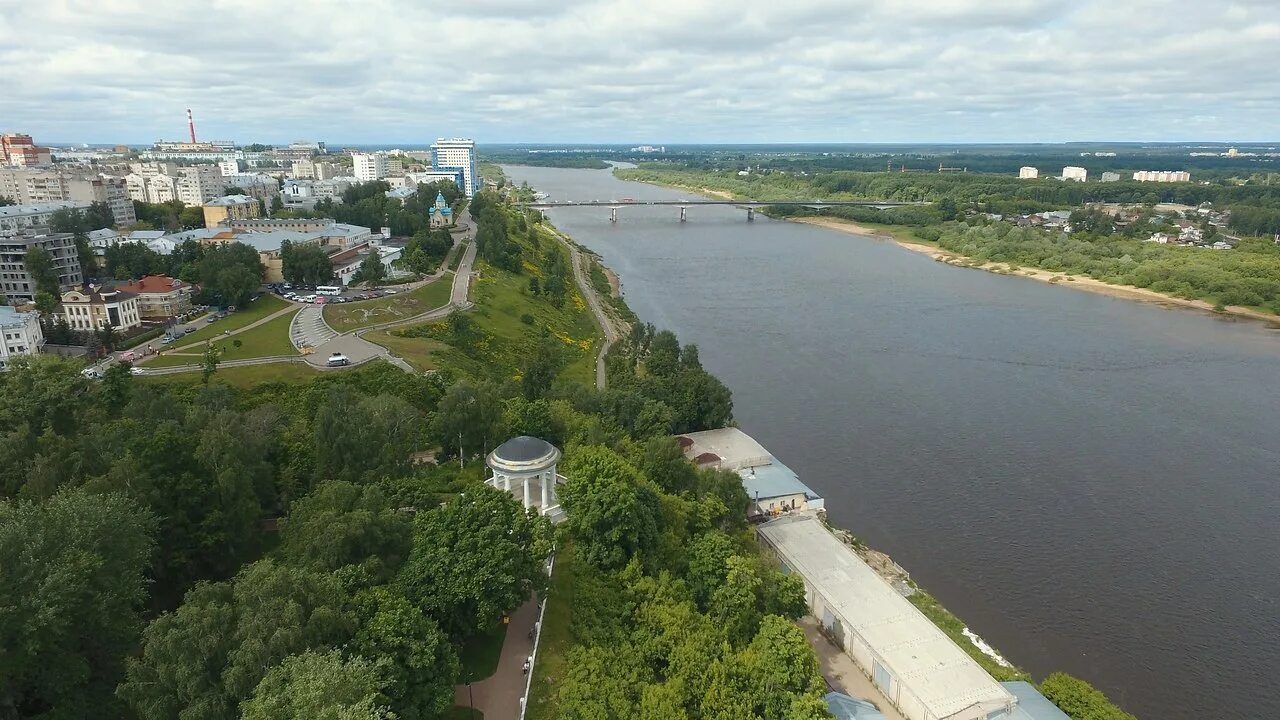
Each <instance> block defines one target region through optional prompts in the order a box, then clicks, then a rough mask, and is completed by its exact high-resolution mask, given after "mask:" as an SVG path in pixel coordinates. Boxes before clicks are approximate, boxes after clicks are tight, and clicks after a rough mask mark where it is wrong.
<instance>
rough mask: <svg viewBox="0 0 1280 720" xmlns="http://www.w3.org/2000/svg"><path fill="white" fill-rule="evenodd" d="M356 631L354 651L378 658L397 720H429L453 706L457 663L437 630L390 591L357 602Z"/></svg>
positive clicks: (386, 588) (385, 588)
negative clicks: (357, 624) (358, 619)
mask: <svg viewBox="0 0 1280 720" xmlns="http://www.w3.org/2000/svg"><path fill="white" fill-rule="evenodd" d="M357 606H358V608H359V610H358V612H359V614H360V631H359V632H357V633H356V637H355V641H354V643H353V646H354V648H355V649H356V651H358V652H359V653H361V654H363V655H365V656H366V657H371V658H377V659H378V661H379V663H380V665H381V667H382V669H383V671H384V673H385V674H386V676H387V678H388V679H389V681H390V682H389V684H388V686H387V688H386V691H385V692H386V694H387V696H388V697H389V698H390V699H391V709H392V710H393V711H395V713H396V717H398V718H401V719H402V720H418V719H422V720H428V719H429V718H436V717H440V716H442V715H444V713H445V712H446V711H447V710H448V709H449V708H450V707H451V706H452V705H453V695H454V691H453V688H454V685H456V684H457V682H458V658H457V654H456V653H455V652H454V650H453V646H452V645H451V644H450V643H449V639H448V637H446V636H445V634H444V632H443V631H441V630H440V626H439V625H437V624H436V623H435V621H433V620H432V619H431V618H429V617H427V616H426V615H424V614H423V613H422V611H421V610H420V609H419V608H417V607H415V606H414V604H413V603H411V602H410V601H409V600H408V599H406V598H405V596H404V595H403V594H401V593H400V592H398V591H397V589H396V588H394V587H389V586H382V587H375V588H371V589H369V590H366V591H365V592H363V593H361V595H360V596H359V597H358V598H357Z"/></svg>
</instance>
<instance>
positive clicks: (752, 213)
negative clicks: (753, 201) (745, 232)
mask: <svg viewBox="0 0 1280 720" xmlns="http://www.w3.org/2000/svg"><path fill="white" fill-rule="evenodd" d="M755 220H756V209H755V208H753V207H749V208H747V222H755Z"/></svg>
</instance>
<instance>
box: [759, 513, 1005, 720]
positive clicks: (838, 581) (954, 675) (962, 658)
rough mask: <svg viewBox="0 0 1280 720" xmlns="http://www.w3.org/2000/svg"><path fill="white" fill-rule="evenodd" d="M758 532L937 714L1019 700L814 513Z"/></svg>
mask: <svg viewBox="0 0 1280 720" xmlns="http://www.w3.org/2000/svg"><path fill="white" fill-rule="evenodd" d="M759 532H760V534H761V535H762V536H763V537H764V538H765V540H767V541H768V542H769V544H771V545H772V546H773V547H774V548H775V549H776V550H777V551H778V554H779V555H780V556H781V557H782V558H783V560H785V561H786V563H787V565H788V566H790V567H791V568H792V569H793V570H795V571H796V572H799V573H800V574H801V575H802V576H803V577H804V578H805V579H806V580H807V581H808V583H809V584H810V585H812V586H813V587H814V588H815V589H816V590H817V592H818V593H820V594H821V595H822V597H823V598H825V599H826V602H827V604H828V605H829V606H830V607H831V608H832V609H833V610H834V611H836V612H837V614H838V615H839V616H840V617H841V619H842V621H843V623H844V625H845V626H846V627H847V628H848V630H849V631H851V632H853V633H855V634H857V635H858V636H860V637H861V638H862V639H863V641H864V642H866V643H867V645H868V646H870V647H871V648H872V650H873V652H874V653H875V654H876V655H877V656H879V658H880V661H881V663H882V664H883V665H884V666H885V667H886V668H888V669H889V670H890V672H891V673H892V674H893V677H894V679H895V682H897V683H900V684H901V685H902V686H903V690H904V691H906V692H910V693H911V694H913V695H915V696H916V697H917V698H919V700H920V702H921V703H922V704H923V705H924V706H925V708H926V709H927V710H928V712H930V713H932V714H933V716H934V717H939V718H946V717H950V716H952V715H954V714H955V713H958V712H960V711H962V710H964V709H966V708H970V707H972V706H974V705H976V704H979V703H983V704H990V709H995V708H996V707H999V706H1002V705H1011V704H1012V703H1013V702H1014V696H1013V695H1012V694H1011V693H1010V692H1009V691H1008V690H1006V689H1005V688H1003V687H1001V686H1000V684H999V683H997V682H996V681H995V680H994V679H993V678H992V677H991V676H990V675H988V674H987V672H986V671H985V670H983V669H982V667H981V666H979V665H978V663H977V662H975V661H974V660H973V658H970V657H969V656H968V655H967V654H965V652H964V651H963V650H961V649H960V648H959V647H958V646H957V645H956V644H955V643H954V642H952V641H951V639H950V638H948V637H947V636H946V635H945V634H943V632H942V631H941V630H939V629H938V628H937V627H936V626H935V625H934V624H933V623H932V622H930V621H929V619H928V618H926V617H925V616H924V615H923V614H921V613H920V611H919V610H917V609H916V607H915V606H914V605H912V604H911V603H910V602H908V601H907V600H906V599H904V598H903V597H902V596H901V595H899V594H898V593H897V591H896V590H894V589H893V587H892V586H890V585H889V583H887V582H885V580H884V579H883V578H881V577H880V576H879V575H878V574H877V573H876V572H875V571H874V570H872V569H871V568H870V567H869V566H868V565H867V564H866V563H865V562H863V561H862V559H861V558H859V557H858V556H857V554H856V553H854V552H853V550H851V549H850V548H849V547H848V546H847V545H845V544H844V543H842V542H840V540H838V539H837V538H836V537H835V536H834V535H832V534H831V533H830V532H829V531H828V530H827V529H826V528H825V527H823V525H822V523H821V521H819V520H818V519H817V518H815V517H813V516H811V515H794V516H789V517H784V518H782V519H779V520H774V521H772V522H768V523H765V524H764V525H761V526H760V527H759ZM865 669H866V670H868V671H870V670H871V668H865Z"/></svg>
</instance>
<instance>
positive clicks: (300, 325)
mask: <svg viewBox="0 0 1280 720" xmlns="http://www.w3.org/2000/svg"><path fill="white" fill-rule="evenodd" d="M459 244H462V243H459ZM465 244H466V250H465V251H464V252H463V255H462V261H461V262H460V263H459V264H458V270H457V272H456V273H455V274H454V276H453V286H452V288H451V293H450V296H449V304H448V305H443V306H441V307H438V308H434V309H432V310H428V311H426V312H424V313H421V314H418V315H414V316H413V317H407V318H400V319H398V320H391V321H388V322H384V323H378V324H376V325H370V326H368V327H363V328H359V329H356V330H350V331H348V332H345V333H339V332H337V331H336V330H334V329H333V328H331V327H329V323H327V322H325V319H324V306H323V305H303V306H302V310H300V311H299V310H298V305H297V304H293V303H291V304H290V305H289V307H287V308H285V309H283V310H280V311H279V312H276V313H273V314H271V315H268V316H267V317H264V318H262V319H261V320H257V321H255V322H253V323H250V324H248V325H246V326H244V327H243V328H240V329H238V330H236V331H234V332H232V333H229V334H228V335H224V336H222V337H229V336H231V335H236V334H239V333H241V332H244V331H245V330H249V329H251V328H254V327H257V326H258V325H261V324H262V323H265V322H268V321H270V320H273V319H275V318H277V317H279V316H280V315H283V314H284V313H286V312H297V313H298V314H297V315H295V316H294V318H293V322H292V323H290V326H289V337H290V340H291V341H292V342H293V345H294V347H296V348H298V349H299V350H301V349H302V348H303V347H307V346H309V347H312V348H314V349H315V350H314V352H312V353H310V354H308V355H275V356H270V357H259V358H247V359H244V360H226V361H223V362H220V363H218V367H243V366H246V365H267V364H270V363H302V364H306V365H309V366H311V367H312V368H315V369H317V370H341V369H343V368H345V367H354V366H358V365H363V364H365V363H367V362H370V361H372V360H377V359H379V358H381V359H383V360H386V361H387V362H389V363H391V364H392V365H395V366H396V367H398V368H400V369H401V370H404V371H405V372H410V373H412V372H414V369H413V366H412V365H410V364H409V363H407V362H405V361H404V360H403V359H401V358H399V357H397V356H396V355H393V354H392V353H391V351H390V350H388V349H387V348H384V347H382V346H381V345H378V344H376V343H372V342H369V341H368V340H365V339H364V337H363V336H364V334H365V333H366V332H369V331H372V330H387V329H389V328H393V327H400V326H402V325H412V324H416V323H421V322H428V321H431V320H439V319H441V318H444V317H447V316H448V315H449V314H450V313H452V312H454V311H455V310H470V309H471V308H472V307H474V303H472V302H471V300H470V293H471V280H472V275H473V273H472V266H473V265H474V263H475V259H476V243H475V242H467V243H465ZM575 257H576V256H575ZM447 266H448V258H447V257H446V259H445V262H443V263H441V265H440V268H439V269H438V270H437V271H436V272H435V274H434V275H432V276H431V277H429V278H426V279H424V280H422V281H419V282H417V283H413V284H412V285H411V286H410V289H414V288H417V287H421V286H423V285H426V284H427V283H429V282H433V281H435V280H438V279H439V278H440V277H442V276H443V275H444V274H445V272H446V270H447ZM575 269H578V273H579V281H578V282H579V286H580V287H585V286H583V285H582V282H583V279H582V277H581V269H579V268H577V265H576V260H575ZM588 300H589V301H592V302H595V297H594V295H589V296H588ZM593 307H597V308H598V305H596V306H593ZM196 346H203V343H192V344H191V345H187V346H184V347H182V348H174V350H185V349H186V348H188V347H196ZM606 349H607V348H606ZM334 353H341V354H342V355H345V356H347V359H348V360H350V361H351V364H350V365H346V366H339V367H329V366H328V364H327V362H328V359H329V356H330V355H332V354H334ZM178 354H182V353H178ZM192 357H198V356H195V355H193V356H192ZM201 367H202V365H201V364H199V363H196V364H191V365H174V366H171V367H163V368H143V374H144V375H176V374H178V373H186V372H192V371H194V370H199V369H201ZM596 370H597V382H599V381H600V380H599V378H601V377H603V371H604V365H603V355H602V356H601V358H598V359H597V368H596Z"/></svg>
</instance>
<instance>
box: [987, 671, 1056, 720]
mask: <svg viewBox="0 0 1280 720" xmlns="http://www.w3.org/2000/svg"><path fill="white" fill-rule="evenodd" d="M1000 684H1001V685H1003V686H1004V689H1005V690H1008V691H1009V692H1011V693H1013V696H1014V697H1016V698H1018V704H1017V705H1015V706H1014V708H1013V711H1012V712H1011V713H1009V716H1008V718H1009V720H1071V718H1070V717H1069V716H1068V715H1067V714H1066V713H1064V712H1062V710H1060V709H1058V706H1057V705H1054V704H1053V703H1052V702H1050V701H1049V698H1047V697H1045V696H1044V695H1041V694H1040V691H1039V690H1037V689H1036V686H1035V685H1032V684H1031V683H1029V682H1025V681H1022V680H1015V681H1011V682H1002V683H1000Z"/></svg>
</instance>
